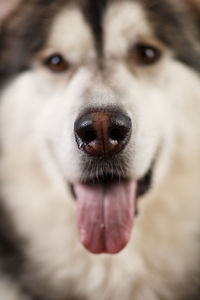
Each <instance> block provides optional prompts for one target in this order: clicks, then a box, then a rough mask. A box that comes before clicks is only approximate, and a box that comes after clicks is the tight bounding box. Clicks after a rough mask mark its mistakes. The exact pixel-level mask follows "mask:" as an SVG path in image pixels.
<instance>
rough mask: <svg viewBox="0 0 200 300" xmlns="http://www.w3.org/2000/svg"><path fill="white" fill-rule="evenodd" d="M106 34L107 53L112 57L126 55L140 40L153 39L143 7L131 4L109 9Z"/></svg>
mask: <svg viewBox="0 0 200 300" xmlns="http://www.w3.org/2000/svg"><path fill="white" fill-rule="evenodd" d="M124 20H125V21H124ZM104 32H105V53H107V54H109V55H112V56H122V55H124V54H125V53H126V52H127V50H128V48H129V47H130V46H131V45H132V44H133V43H134V42H137V40H138V39H140V38H143V37H145V36H149V37H153V32H152V30H151V27H150V25H149V24H148V22H147V18H146V17H145V14H144V12H143V10H142V8H141V6H139V4H138V3H131V2H126V3H121V2H117V3H116V4H114V5H112V6H111V7H108V10H107V12H106V14H105V19H104ZM116 45H117V47H116Z"/></svg>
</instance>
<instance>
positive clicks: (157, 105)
mask: <svg viewBox="0 0 200 300" xmlns="http://www.w3.org/2000/svg"><path fill="white" fill-rule="evenodd" d="M41 5H42V2H41ZM145 5H146V3H144V4H143V5H142V6H141V5H139V3H138V2H136V1H125V2H119V1H116V2H114V3H112V5H111V3H107V6H105V7H104V8H102V9H101V13H100V9H99V13H98V14H97V19H98V20H97V22H96V23H95V25H93V26H91V20H90V18H89V17H88V15H87V14H86V12H85V11H86V8H85V6H84V5H80V6H78V5H76V4H74V3H69V4H66V5H65V6H64V8H63V7H62V10H61V9H58V8H57V12H56V13H55V16H54V17H53V18H52V21H51V22H50V25H49V27H50V30H48V33H46V38H45V39H44V38H43V39H42V41H43V43H42V46H41V45H40V46H37V47H36V46H35V48H36V49H34V50H32V48H33V46H34V43H33V45H31V46H30V47H29V48H30V49H28V50H27V52H28V53H27V54H25V55H24V59H23V57H21V58H20V61H21V65H20V63H18V64H19V66H17V63H14V66H15V65H16V69H18V71H17V73H18V75H17V76H13V78H12V81H11V82H9V88H8V87H7V85H6V84H5V86H4V88H3V92H2V95H1V99H2V100H1V101H2V103H1V138H2V141H3V142H2V149H3V152H4V153H10V151H11V152H12V151H13V149H17V148H18V147H19V146H18V145H19V141H22V143H24V144H27V145H28V144H33V145H34V146H35V147H37V149H38V155H41V156H42V155H43V152H45V153H48V157H49V159H50V161H51V163H52V164H55V165H56V167H57V168H58V170H59V176H60V177H61V178H63V180H64V181H65V182H67V183H68V184H69V185H70V186H71V187H72V188H73V189H74V190H75V193H76V196H77V198H81V199H86V198H87V199H88V198H90V197H91V198H92V199H93V198H95V197H97V198H98V196H97V195H99V198H102V197H103V196H100V195H101V194H102V191H105V189H106V190H108V192H107V195H108V199H109V203H112V201H111V200H113V199H114V198H116V199H118V198H119V201H118V202H119V203H118V206H119V210H120V213H119V212H115V210H113V206H115V204H114V205H112V208H108V209H107V210H106V211H105V212H102V211H101V210H100V208H99V207H97V208H95V209H94V210H93V208H91V204H88V203H87V205H85V204H83V203H82V202H81V200H80V202H81V203H82V204H80V205H79V206H80V207H81V208H80V210H79V218H78V224H79V227H80V228H79V230H80V235H81V236H82V239H83V244H84V245H85V246H86V247H87V248H89V250H90V251H91V252H95V253H96V252H98V253H99V252H110V253H115V252H118V251H119V250H121V249H122V248H123V247H124V245H125V244H126V243H127V241H128V240H129V235H130V230H131V227H132V223H133V215H134V207H132V206H133V205H134V206H135V204H133V203H132V200H130V199H133V198H134V199H135V198H136V193H137V194H138V195H140V194H143V193H144V192H146V191H147V190H148V189H149V185H152V186H153V187H154V185H155V186H156V184H158V183H157V182H156V180H154V181H155V183H154V184H152V181H153V180H152V174H154V176H153V177H154V178H156V172H157V173H159V176H157V177H159V180H161V179H162V177H163V176H164V175H165V173H166V171H167V170H166V168H167V167H166V166H167V165H168V159H169V157H170V153H171V152H170V149H171V145H172V141H173V139H174V136H175V134H176V128H174V125H173V123H174V119H175V118H176V117H177V116H176V113H175V112H174V109H173V107H174V104H175V103H177V102H179V101H180V99H183V98H185V95H186V94H187V93H189V90H188V89H187V87H181V88H179V87H178V88H177V84H176V81H177V78H179V80H180V79H181V81H182V82H189V81H191V80H190V78H191V73H192V72H191V71H190V68H189V66H188V67H186V66H185V65H183V64H182V63H181V62H180V61H181V60H182V61H183V60H184V59H185V58H184V52H183V53H182V52H180V51H179V50H177V49H176V44H173V42H172V41H171V44H172V45H169V43H170V40H171V39H172V37H171V36H170V37H169V38H168V39H167V35H166V36H164V37H161V36H159V32H158V29H157V27H156V24H154V25H152V24H151V23H150V21H149V20H150V19H149V18H150V17H149V18H148V17H147V13H146V11H145V9H144V8H145ZM41 7H42V6H41ZM43 8H45V5H44V7H43ZM46 9H47V8H46ZM149 14H150V12H149ZM89 16H90V14H89ZM40 21H41V20H40ZM23 22H24V20H23ZM23 22H21V23H23ZM19 23H20V22H19ZM20 25H21V24H20ZM179 25H181V26H182V24H179ZM13 26H15V24H14V25H13V24H12V23H11V25H10V27H9V26H8V30H10V31H12V30H14V28H13ZM32 26H33V25H32ZM41 26H42V28H43V30H42V32H43V34H44V32H45V30H44V28H45V24H44V22H42V25H41ZM29 27H30V28H29V30H31V29H33V28H32V27H31V26H29ZM178 29H179V28H178ZM178 29H177V30H178ZM166 30H167V29H166ZM46 31H47V30H46ZM163 31H164V29H163ZM22 32H23V31H22ZM29 34H30V32H29V31H28V30H27V32H26V33H24V32H23V34H22V35H24V36H26V35H27V36H28V35H29ZM177 34H178V33H177V32H175V33H174V36H176V35H177ZM41 35H42V34H41ZM24 38H25V37H24ZM17 43H18V44H15V43H14V46H15V47H16V49H15V47H14V46H13V47H12V49H15V50H14V51H16V54H17V55H20V56H21V53H17V52H19V49H20V47H22V45H23V37H21V39H20V38H19V39H18V40H17ZM37 43H39V42H37ZM37 43H36V42H35V44H37ZM8 44H9V43H8ZM190 44H191V45H190V48H191V51H193V52H192V54H193V56H194V55H195V50H194V49H193V48H194V45H193V43H192V41H191V42H190ZM19 45H21V46H19ZM31 47H32V48H31ZM179 52H180V53H179ZM3 54H4V53H3ZM4 55H5V54H4ZM13 55H14V53H13ZM178 56H180V58H179V60H177V57H178ZM26 60H28V65H29V67H28V68H27V69H26V68H25V66H23V64H24V65H25V61H26ZM187 63H188V65H189V64H192V62H191V61H189V62H187ZM23 68H24V69H25V70H23ZM21 70H22V71H21ZM12 71H13V70H12ZM11 73H12V72H11ZM13 73H14V71H13ZM192 77H195V74H194V73H193V74H192ZM190 88H191V86H190ZM162 149H164V151H163V150H162ZM163 152H164V155H165V159H164V161H162V155H163ZM157 160H160V163H159V167H158V168H156V163H157ZM116 181H118V184H116ZM97 182H98V183H97ZM91 183H93V187H91ZM94 184H95V186H96V189H95V190H94V189H93V188H94ZM113 185H114V186H115V187H113ZM108 186H112V188H108ZM136 189H137V192H136ZM103 193H105V192H103ZM117 194H118V195H120V196H119V197H117ZM122 194H126V196H124V198H123V196H122ZM113 195H114V196H113ZM120 199H124V201H125V204H124V203H121V202H120V201H121V200H120ZM87 201H88V200H86V202H87ZM99 201H100V202H101V200H99ZM113 201H114V200H113ZM83 202H84V203H85V200H84V201H83ZM127 203H128V204H127ZM82 206H84V207H85V206H86V208H82ZM97 206H98V205H97ZM108 206H109V205H108ZM124 207H125V209H124ZM127 208H128V209H127ZM85 210H86V211H88V210H91V211H93V213H94V215H95V217H93V219H91V218H90V217H89V221H88V220H87V221H85V219H84V216H85V215H87V213H86V212H85ZM99 210H100V213H99ZM123 210H124V212H123V213H121V211H123ZM105 213H107V214H108V216H109V217H108V219H109V218H111V219H112V217H113V215H117V216H118V217H117V218H116V220H115V223H116V224H118V225H119V224H121V223H124V224H125V223H126V222H125V221H124V220H125V219H127V220H128V221H127V224H126V225H124V227H126V229H125V232H123V233H121V234H120V235H119V236H117V237H115V238H113V237H111V238H110V240H109V238H108V244H110V246H108V247H107V248H109V249H107V248H106V247H103V248H102V246H100V245H99V244H98V242H94V243H92V245H91V244H90V240H91V239H93V238H92V237H91V236H93V235H94V234H92V233H91V234H89V236H88V235H87V234H86V233H85V232H86V231H88V230H89V231H90V229H91V228H92V227H93V225H94V219H95V218H99V224H98V229H97V230H96V231H95V232H96V233H97V236H98V234H99V235H100V236H101V235H102V231H103V230H104V227H105V226H107V227H109V226H110V227H111V230H110V231H114V229H113V228H112V225H109V224H110V223H109V222H108V221H107V222H108V223H109V224H107V225H105V224H104V223H106V222H104V221H103V220H102V214H105ZM99 214H100V215H101V216H99ZM129 214H130V215H131V216H132V217H130V216H129ZM83 215H84V216H83ZM129 217H130V218H129ZM113 218H115V217H113ZM121 219H123V222H122V221H119V220H121ZM88 222H89V223H90V225H88ZM119 227H120V226H119ZM99 228H100V229H99ZM85 236H86V237H85ZM121 236H123V237H121ZM99 239H100V240H101V238H99ZM118 239H119V240H120V239H121V243H119V244H120V245H116V244H118V242H117V240H118ZM88 240H89V241H88ZM94 244H95V245H94ZM113 244H114V246H113ZM105 248H106V249H105Z"/></svg>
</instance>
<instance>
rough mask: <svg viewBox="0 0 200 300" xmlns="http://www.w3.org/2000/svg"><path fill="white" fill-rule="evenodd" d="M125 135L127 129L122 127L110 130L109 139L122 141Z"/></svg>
mask: <svg viewBox="0 0 200 300" xmlns="http://www.w3.org/2000/svg"><path fill="white" fill-rule="evenodd" d="M126 135H127V129H126V128H124V127H116V128H112V129H110V132H109V138H110V139H111V140H114V141H118V142H120V141H123V140H124V138H125V137H126Z"/></svg>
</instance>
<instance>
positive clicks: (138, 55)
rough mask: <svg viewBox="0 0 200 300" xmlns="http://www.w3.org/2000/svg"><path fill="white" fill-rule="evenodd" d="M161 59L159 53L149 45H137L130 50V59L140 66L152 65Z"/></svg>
mask: <svg viewBox="0 0 200 300" xmlns="http://www.w3.org/2000/svg"><path fill="white" fill-rule="evenodd" d="M160 57H161V51H160V50H159V49H158V48H156V47H154V46H150V45H145V44H137V45H135V46H134V48H133V49H132V50H131V58H132V59H134V60H135V61H136V63H138V64H140V65H144V66H145V65H152V64H154V63H156V62H157V61H158V60H159V58H160Z"/></svg>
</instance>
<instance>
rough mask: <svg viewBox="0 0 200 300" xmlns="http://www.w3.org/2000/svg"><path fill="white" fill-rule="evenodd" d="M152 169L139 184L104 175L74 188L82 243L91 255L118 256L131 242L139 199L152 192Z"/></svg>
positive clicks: (132, 180) (72, 187) (136, 181)
mask: <svg viewBox="0 0 200 300" xmlns="http://www.w3.org/2000/svg"><path fill="white" fill-rule="evenodd" d="M151 182H152V167H151V168H150V169H149V170H148V172H147V173H146V174H145V175H144V176H143V177H142V178H141V179H139V180H134V179H129V178H126V177H120V176H118V175H116V176H115V175H113V173H112V174H109V173H107V174H103V175H102V176H100V177H98V179H93V180H92V179H91V178H90V179H89V180H85V181H83V182H80V183H76V184H74V185H71V189H72V193H73V195H74V196H75V198H76V200H77V204H78V207H77V226H78V232H79V237H80V241H81V243H82V244H83V246H84V247H85V248H86V249H87V250H88V251H89V252H91V253H94V254H99V253H108V254H115V253H118V252H120V251H121V250H122V249H123V248H124V247H125V246H126V245H127V244H128V242H129V240H130V236H131V231H132V227H133V223H134V219H135V216H136V215H137V212H138V208H137V203H138V198H139V197H140V196H142V195H144V194H146V193H147V192H148V191H149V189H150V188H151Z"/></svg>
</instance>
